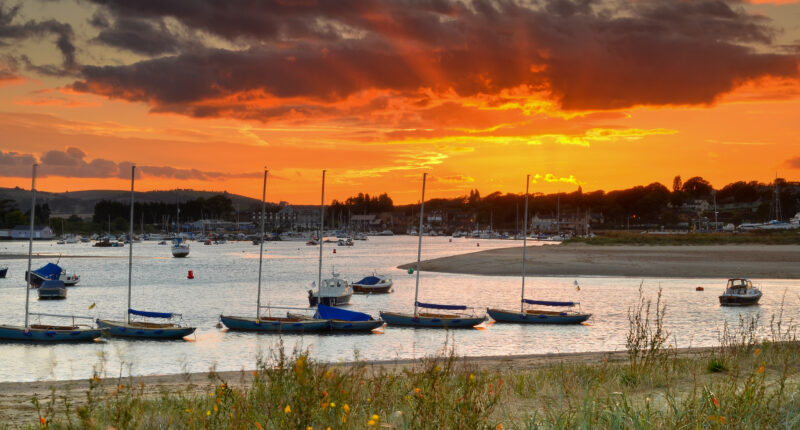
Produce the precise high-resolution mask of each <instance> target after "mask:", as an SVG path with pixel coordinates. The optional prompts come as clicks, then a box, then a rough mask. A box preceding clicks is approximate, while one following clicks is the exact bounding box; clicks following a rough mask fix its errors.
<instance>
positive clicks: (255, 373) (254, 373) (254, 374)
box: [253, 370, 261, 427]
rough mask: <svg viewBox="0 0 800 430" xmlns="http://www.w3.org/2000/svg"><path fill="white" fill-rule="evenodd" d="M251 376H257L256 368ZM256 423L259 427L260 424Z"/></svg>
mask: <svg viewBox="0 0 800 430" xmlns="http://www.w3.org/2000/svg"><path fill="white" fill-rule="evenodd" d="M253 376H258V370H254V371H253ZM256 425H257V426H259V427H260V426H261V424H259V423H256Z"/></svg>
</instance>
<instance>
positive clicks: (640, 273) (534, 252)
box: [398, 244, 800, 279]
mask: <svg viewBox="0 0 800 430" xmlns="http://www.w3.org/2000/svg"><path fill="white" fill-rule="evenodd" d="M423 255H424V253H423ZM521 260H522V247H521V246H520V247H517V248H503V249H494V250H489V251H479V252H474V253H470V254H463V255H456V256H452V257H443V258H437V259H432V260H425V261H422V270H423V271H431V272H444V273H460V274H469V275H495V276H519V275H520V273H521V272H522V261H521ZM525 266H526V272H527V274H528V275H531V276H626V277H664V278H733V277H746V278H770V279H774V278H782V279H800V246H799V245H702V246H632V245H622V246H592V245H585V244H569V245H552V246H528V250H527V253H526V265H525ZM398 267H399V268H400V269H408V268H409V267H416V263H408V264H404V265H401V266H398Z"/></svg>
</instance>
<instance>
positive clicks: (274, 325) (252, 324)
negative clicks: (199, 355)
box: [219, 169, 328, 333]
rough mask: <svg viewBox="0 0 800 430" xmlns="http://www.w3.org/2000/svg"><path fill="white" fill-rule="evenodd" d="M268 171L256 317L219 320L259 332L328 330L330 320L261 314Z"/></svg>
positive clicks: (234, 317) (259, 256)
mask: <svg viewBox="0 0 800 430" xmlns="http://www.w3.org/2000/svg"><path fill="white" fill-rule="evenodd" d="M267 173H268V170H266V169H265V170H264V188H263V190H262V194H261V236H260V238H261V240H260V241H259V245H260V249H259V254H258V295H257V296H256V317H255V318H253V317H238V316H226V315H220V316H219V320H220V322H222V324H224V325H225V327H228V329H229V330H243V331H257V332H272V333H286V332H319V331H327V330H328V320H317V319H306V318H292V317H286V318H280V317H273V316H261V308H262V306H261V269H262V266H263V262H264V221H265V219H266V197H267Z"/></svg>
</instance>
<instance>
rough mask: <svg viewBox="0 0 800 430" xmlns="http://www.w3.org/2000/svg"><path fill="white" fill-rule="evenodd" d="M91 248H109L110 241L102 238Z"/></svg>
mask: <svg viewBox="0 0 800 430" xmlns="http://www.w3.org/2000/svg"><path fill="white" fill-rule="evenodd" d="M92 246H95V247H97V248H110V247H111V246H112V245H111V241H110V240H108V238H104V239H102V240H98V241H97V242H95V243H94V245H92Z"/></svg>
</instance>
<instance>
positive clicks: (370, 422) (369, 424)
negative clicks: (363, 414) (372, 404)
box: [367, 420, 375, 427]
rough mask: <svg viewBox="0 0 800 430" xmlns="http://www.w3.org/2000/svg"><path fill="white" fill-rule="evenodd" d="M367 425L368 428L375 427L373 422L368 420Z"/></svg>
mask: <svg viewBox="0 0 800 430" xmlns="http://www.w3.org/2000/svg"><path fill="white" fill-rule="evenodd" d="M367 425H368V426H370V427H375V421H373V420H369V421H367Z"/></svg>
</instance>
